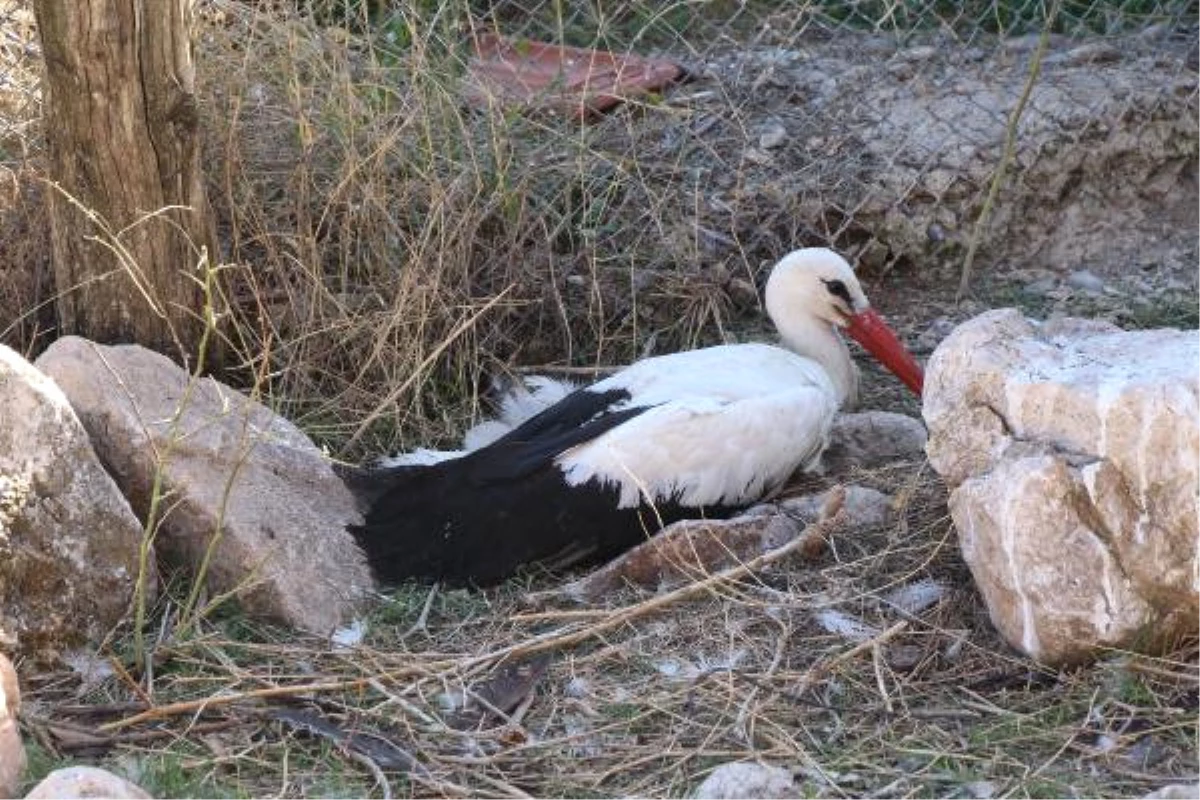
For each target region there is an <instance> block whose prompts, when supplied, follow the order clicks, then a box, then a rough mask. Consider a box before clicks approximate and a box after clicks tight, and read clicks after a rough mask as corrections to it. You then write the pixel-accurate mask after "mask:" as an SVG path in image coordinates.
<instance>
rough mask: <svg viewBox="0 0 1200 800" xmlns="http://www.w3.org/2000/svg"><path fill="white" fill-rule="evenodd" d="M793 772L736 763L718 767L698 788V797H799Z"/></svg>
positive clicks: (711, 799)
mask: <svg viewBox="0 0 1200 800" xmlns="http://www.w3.org/2000/svg"><path fill="white" fill-rule="evenodd" d="M799 796H800V792H799V790H798V788H797V787H796V784H795V782H794V781H793V780H792V773H791V772H789V771H788V770H786V769H782V768H781V767H769V766H766V765H763V764H750V763H746V762H734V763H728V764H722V765H721V766H719V767H717V768H716V769H714V770H713V771H712V772H711V773H709V776H708V777H707V778H705V779H704V782H703V783H701V784H700V785H699V786H698V787H696V791H695V792H694V793H693V794H692V797H694V798H696V800H739V799H740V798H750V797H763V798H783V797H799Z"/></svg>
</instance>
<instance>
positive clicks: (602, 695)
mask: <svg viewBox="0 0 1200 800" xmlns="http://www.w3.org/2000/svg"><path fill="white" fill-rule="evenodd" d="M858 477H859V478H860V479H861V480H862V482H864V483H867V484H875V485H885V486H889V487H892V488H895V487H897V486H900V487H908V490H907V491H902V492H900V493H898V497H899V498H900V501H901V502H902V503H903V508H902V512H903V513H902V515H901V516H902V522H901V523H900V524H898V525H895V526H893V527H891V528H889V529H883V530H873V531H866V532H862V531H859V532H856V533H853V534H851V533H846V532H843V533H835V534H834V535H833V537H832V538H831V542H830V551H829V553H828V554H827V555H826V556H825V557H824V558H822V559H820V560H818V561H816V562H812V561H809V560H798V559H784V560H782V561H780V562H777V563H775V564H772V565H771V566H769V567H768V568H766V569H764V570H762V571H759V572H757V573H754V574H749V575H746V574H743V575H740V576H738V577H736V578H734V579H730V580H715V581H711V582H710V583H709V585H708V587H707V589H706V591H703V592H696V591H690V590H685V591H681V592H679V593H678V594H676V595H671V597H672V598H674V601H672V602H664V600H663V598H662V597H659V596H650V597H647V596H645V595H639V594H634V593H625V594H622V595H619V596H613V597H611V598H609V600H608V603H607V605H606V606H605V607H602V608H579V607H577V606H570V605H559V604H554V603H549V604H548V603H547V602H546V601H545V597H546V596H545V594H539V593H537V592H536V591H535V590H538V589H545V588H549V587H550V586H552V585H553V584H549V583H547V582H546V581H545V579H543V578H541V577H539V576H535V575H531V576H528V577H527V578H526V579H524V580H521V581H514V582H511V583H510V584H509V585H508V586H506V587H504V588H502V589H500V590H497V591H494V592H489V593H468V592H461V591H456V592H442V591H437V590H434V589H430V588H428V587H416V586H414V587H408V588H406V589H404V590H402V591H401V592H398V593H397V594H396V595H395V596H394V597H393V598H392V599H390V600H388V601H387V602H385V603H384V604H383V605H382V606H381V607H380V608H379V609H378V610H377V611H376V612H375V613H374V614H373V616H372V617H371V618H370V619H369V620H368V623H367V633H366V637H365V639H364V641H363V643H362V645H361V646H358V647H355V648H353V649H351V650H337V649H333V650H331V649H330V648H329V646H328V644H327V643H325V642H318V641H305V640H300V639H297V637H296V636H295V635H294V634H289V633H286V632H283V631H278V630H273V629H268V628H264V627H262V626H259V625H256V624H254V623H252V622H249V621H247V620H246V619H244V618H242V617H240V616H239V615H237V614H232V615H228V616H226V617H225V618H223V619H214V620H209V621H208V622H207V623H206V624H204V625H203V626H201V628H200V629H198V631H197V632H196V634H195V635H194V636H193V637H191V638H189V639H187V640H185V641H180V640H176V639H173V638H172V636H171V633H170V621H171V619H172V614H171V609H169V608H168V609H164V610H163V614H162V619H163V620H164V621H163V628H162V638H161V641H160V642H159V644H158V647H157V649H156V653H157V656H156V659H155V668H154V675H153V676H152V677H151V678H147V679H144V680H142V681H140V682H139V683H138V684H137V686H136V687H135V686H134V685H133V684H132V683H130V681H129V680H128V679H122V678H121V677H120V676H119V675H118V676H112V677H109V678H107V679H104V680H102V681H100V682H99V683H95V684H92V685H90V686H81V685H80V681H79V677H78V676H77V675H74V674H63V675H42V676H36V677H34V679H33V681H32V685H31V686H30V688H31V690H32V691H29V692H28V694H29V698H30V701H31V702H30V703H29V706H28V708H29V709H30V711H29V713H28V715H27V716H26V725H27V729H28V730H30V731H31V732H32V733H33V734H34V735H35V737H36V740H37V741H39V742H41V743H42V747H43V748H45V750H43V751H40V753H39V757H38V758H37V759H35V764H37V765H38V766H37V769H38V770H42V769H45V768H46V767H48V766H49V765H50V764H51V763H54V760H53V759H51V758H49V751H50V749H51V748H53V749H54V750H55V751H57V752H67V753H79V752H81V751H82V752H87V751H88V747H89V746H90V747H91V752H93V753H106V754H107V758H106V759H105V760H103V761H102V762H101V763H107V764H109V765H112V766H114V767H115V768H117V769H118V770H120V771H122V772H124V773H126V774H131V775H133V776H134V777H135V778H137V779H139V780H141V781H142V782H143V783H144V784H146V785H147V786H148V787H150V788H151V789H152V790H153V791H156V792H158V793H159V795H160V796H165V795H171V796H178V795H190V796H207V795H214V796H230V795H243V796H261V795H266V794H277V795H283V796H297V797H315V796H364V795H370V796H380V795H381V794H384V793H385V792H384V788H383V784H381V783H379V781H383V782H384V783H385V784H386V786H387V788H388V791H390V792H392V793H393V794H394V795H396V796H406V795H410V794H411V795H415V796H482V797H505V796H524V795H533V796H558V797H575V796H683V795H686V794H687V793H689V792H690V791H692V790H693V789H694V788H695V786H696V785H697V784H698V783H699V782H700V781H701V780H702V779H703V777H704V776H705V775H706V774H707V772H708V771H710V770H711V769H712V768H713V767H714V766H715V765H717V764H719V763H722V762H726V761H740V760H748V761H759V762H763V763H768V764H773V765H777V766H783V767H785V768H788V769H790V770H792V771H793V773H794V774H795V775H796V783H797V785H798V786H799V787H800V791H801V792H802V793H803V795H804V796H843V797H845V796H869V797H902V796H972V794H971V793H972V792H974V793H975V794H981V793H986V792H987V791H991V792H992V793H993V794H994V795H995V796H1010V797H1046V796H1080V797H1093V796H1095V797H1100V796H1104V797H1118V796H1130V795H1138V794H1141V793H1144V792H1146V791H1148V790H1150V789H1153V788H1156V787H1157V786H1159V785H1161V784H1163V783H1167V782H1171V781H1175V780H1180V781H1182V780H1194V779H1195V766H1196V765H1195V755H1194V745H1195V735H1196V720H1195V717H1196V689H1197V680H1196V671H1195V666H1194V663H1195V657H1196V653H1195V648H1194V646H1192V647H1185V648H1183V649H1181V650H1180V651H1179V652H1177V653H1174V654H1172V655H1169V656H1167V657H1164V658H1159V659H1151V658H1146V657H1139V656H1132V655H1127V654H1120V653H1114V654H1112V655H1111V656H1110V657H1107V658H1104V659H1102V660H1101V661H1100V663H1098V664H1096V665H1093V666H1091V667H1088V668H1082V669H1078V670H1068V671H1062V672H1054V671H1048V670H1045V669H1042V668H1039V667H1037V666H1036V665H1034V664H1032V663H1030V662H1029V661H1027V660H1025V659H1023V658H1020V657H1017V656H1015V655H1012V654H1011V653H1010V651H1008V650H1007V648H1005V646H1004V645H1003V644H1002V643H1001V642H1000V641H998V640H997V638H996V635H995V633H994V632H993V630H992V628H991V627H990V626H989V625H988V623H987V621H986V616H985V612H984V610H983V609H982V608H981V606H980V605H979V602H978V600H977V598H976V596H975V594H974V592H973V591H972V590H971V588H970V582H969V580H968V577H967V575H966V574H965V572H964V568H963V566H962V564H961V562H960V561H959V559H958V557H957V548H956V545H955V541H954V534H953V531H952V528H951V525H950V522H949V520H948V519H947V518H946V517H945V512H944V508H945V507H944V498H942V497H941V496H940V494H939V490H938V489H937V488H936V485H933V484H932V483H931V482H930V481H928V480H927V476H926V475H925V474H924V468H923V466H922V465H919V464H900V465H896V466H895V467H893V468H892V469H891V470H889V471H886V472H877V473H870V474H862V475H860V476H858ZM930 581H933V582H936V583H937V585H938V586H940V587H942V589H943V590H944V593H943V594H941V596H940V597H939V598H938V599H937V600H935V601H934V602H933V603H932V604H931V605H928V606H925V607H913V608H914V610H912V611H906V610H903V609H900V608H897V607H896V606H894V605H892V602H894V601H893V598H895V596H896V595H895V591H896V590H897V589H898V588H900V587H906V586H913V585H914V584H918V583H928V582H930ZM533 597H536V598H538V599H537V600H536V601H534V600H531V598H533ZM831 612H835V613H836V614H837V615H840V616H839V617H838V618H839V619H841V620H843V623H842V625H841V626H840V627H838V626H831V625H830V624H829V623H827V622H826V623H822V622H821V619H822V617H823V615H828V614H830V613H831ZM847 619H849V620H851V623H846V622H845V620H847ZM831 627H832V628H833V629H834V630H835V631H839V632H831ZM534 653H548V654H549V656H550V662H549V664H548V668H547V669H546V672H545V674H544V675H543V676H541V677H540V678H538V679H535V680H534V681H533V682H532V688H531V690H530V691H529V692H528V693H525V692H522V691H518V692H517V694H516V695H515V696H514V697H513V698H512V700H513V702H512V706H514V707H515V710H513V711H510V713H509V714H508V715H507V716H501V715H486V717H487V718H486V719H485V720H484V722H483V723H481V724H477V725H475V726H473V727H468V728H467V729H465V730H464V729H462V726H461V725H460V724H459V723H458V720H459V719H461V714H460V713H459V708H458V706H459V705H460V704H461V701H458V702H457V703H456V698H461V697H463V696H464V693H465V692H468V689H469V687H472V686H477V685H478V684H479V683H480V682H481V681H484V680H486V679H487V678H488V676H489V675H491V674H493V673H494V672H495V671H496V669H497V667H498V665H500V664H503V663H506V662H512V661H514V660H515V661H525V662H528V661H529V660H530V659H531V657H532V656H533V654H534ZM143 695H148V697H146V696H143ZM151 698H152V699H153V701H154V703H155V704H156V706H157V710H155V711H152V712H150V713H145V714H142V713H139V712H141V711H142V709H143V708H144V707H145V706H144V705H143V702H142V701H144V700H146V699H151ZM81 703H82V705H81ZM173 703H174V704H178V705H175V706H172V705H171V704H173ZM297 711H302V712H304V713H307V714H309V715H310V717H309V718H310V719H313V718H315V719H318V720H321V721H323V722H324V723H325V724H327V725H329V726H333V728H340V729H341V730H342V731H348V732H358V733H360V734H370V735H373V736H376V737H380V739H382V740H385V741H386V742H387V744H386V745H380V744H379V741H380V739H376V740H375V743H374V747H375V749H374V750H373V751H371V752H372V753H373V756H374V758H375V759H377V760H382V759H383V756H385V755H386V756H387V757H390V758H396V757H399V756H398V755H397V754H399V753H403V754H405V755H404V756H403V757H404V758H411V763H413V764H416V765H419V766H409V767H406V768H397V767H393V768H391V769H388V770H386V771H383V770H378V769H377V768H375V767H374V766H373V765H372V762H371V761H370V759H366V758H364V757H363V756H362V755H361V754H356V748H354V747H353V746H349V745H347V744H346V742H345V741H344V740H342V741H341V742H340V744H339V743H335V742H333V741H331V740H330V739H328V738H322V737H319V736H316V735H314V734H312V733H311V732H310V731H309V730H307V729H298V728H296V727H295V726H294V725H291V724H287V723H285V722H283V721H280V719H279V717H280V715H281V713H282V714H285V715H286V714H292V715H294V714H296V713H297ZM129 723H132V724H129ZM72 725H73V726H74V727H72ZM331 729H332V728H331ZM81 733H87V734H88V735H92V736H101V737H111V738H109V739H108V740H107V741H103V740H102V741H100V742H96V741H92V742H88V741H86V740H83V739H82V737H81ZM385 763H386V762H385ZM989 786H990V789H988V788H987V787H989Z"/></svg>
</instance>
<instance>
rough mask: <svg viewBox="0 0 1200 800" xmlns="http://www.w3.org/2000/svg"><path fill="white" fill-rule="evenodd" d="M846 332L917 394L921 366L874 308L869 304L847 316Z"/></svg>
mask: <svg viewBox="0 0 1200 800" xmlns="http://www.w3.org/2000/svg"><path fill="white" fill-rule="evenodd" d="M846 332H847V333H849V334H850V338H852V339H854V341H856V342H858V343H859V344H861V345H862V346H863V347H865V348H866V349H867V352H869V353H870V354H871V355H873V356H875V358H876V359H877V360H878V361H879V363H880V364H883V365H884V366H885V367H887V368H888V369H889V370H891V371H892V374H893V375H895V376H896V377H897V378H899V379H900V380H901V381H903V382H904V385H905V386H907V387H908V388H910V389H912V390H913V392H915V393H916V394H917V396H918V397H920V395H921V388H922V386H923V385H924V383H925V372H924V370H922V369H921V365H920V364H918V363H917V360H916V359H915V358H913V357H912V354H911V353H909V352H908V351H907V350H905V349H904V345H902V344H900V340H899V339H897V338H896V334H895V333H894V332H893V331H892V329H891V328H889V327H888V324H887V323H886V322H884V321H883V317H881V316H879V315H878V314H876V313H875V309H873V308H868V309H867V310H866V311H861V312H859V313H857V314H855V315H853V316H852V317H850V324H849V325H847V326H846Z"/></svg>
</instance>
